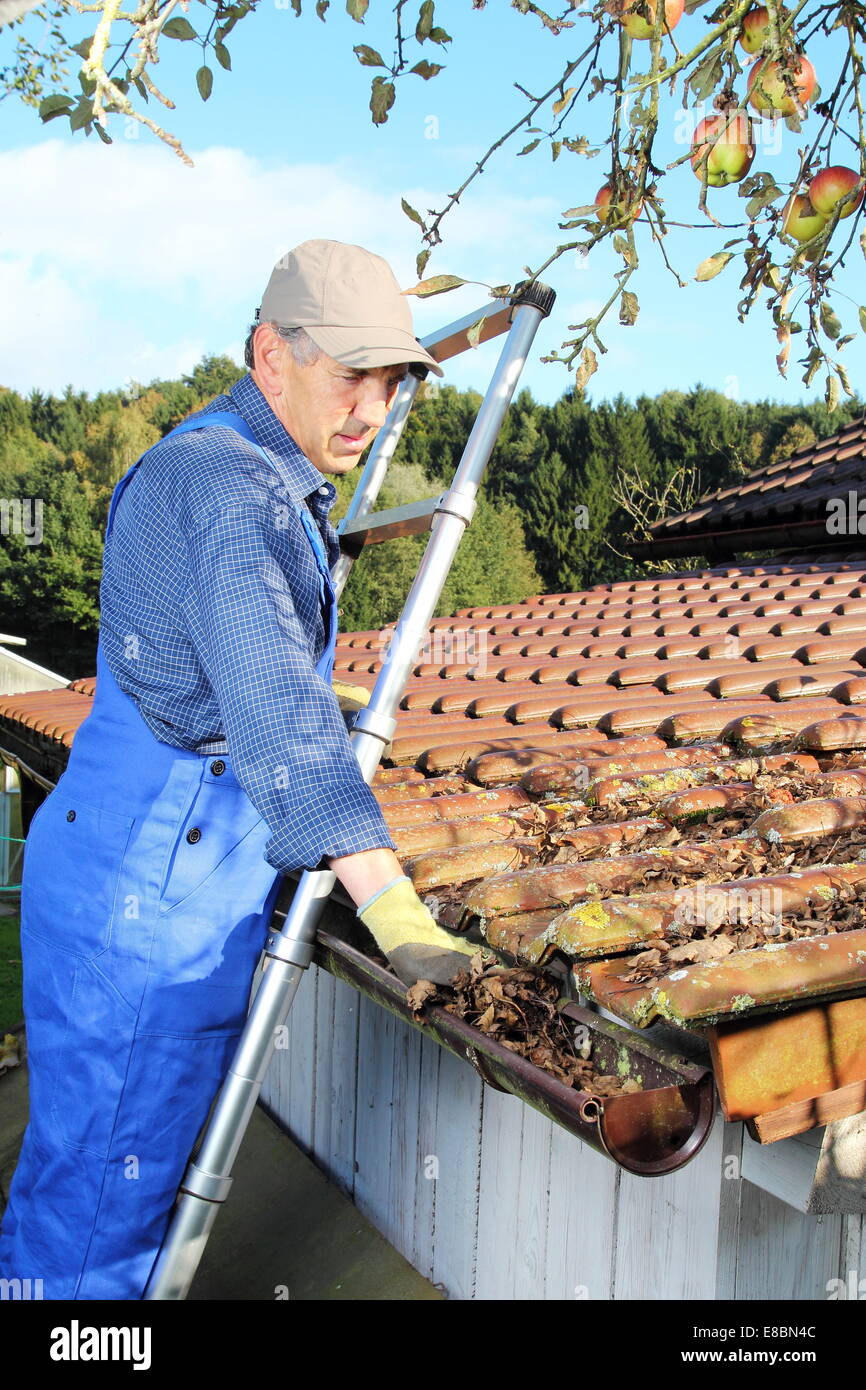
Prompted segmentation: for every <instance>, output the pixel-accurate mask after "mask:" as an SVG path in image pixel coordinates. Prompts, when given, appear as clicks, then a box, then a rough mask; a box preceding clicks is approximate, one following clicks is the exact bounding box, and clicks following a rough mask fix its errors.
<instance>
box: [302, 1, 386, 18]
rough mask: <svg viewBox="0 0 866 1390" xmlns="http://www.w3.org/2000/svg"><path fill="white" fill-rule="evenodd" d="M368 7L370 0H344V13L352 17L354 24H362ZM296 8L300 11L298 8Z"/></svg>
mask: <svg viewBox="0 0 866 1390" xmlns="http://www.w3.org/2000/svg"><path fill="white" fill-rule="evenodd" d="M369 5H370V0H346V12H347V14H350V15H351V16H352V18H353V19H354V21H355V23H356V24H363V23H364V15H365V14H366V13H367V10H368V8H369ZM298 8H299V9H300V6H299V7H298Z"/></svg>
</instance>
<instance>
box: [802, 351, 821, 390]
mask: <svg viewBox="0 0 866 1390" xmlns="http://www.w3.org/2000/svg"><path fill="white" fill-rule="evenodd" d="M804 360H805V362H806V370H805V372H804V373H803V383H804V385H806V386H810V385H811V384H812V381H813V379H814V376H815V373H816V372H817V370H818V368H819V367H820V365H821V350H820V348H815V347H813V348H812V349H811V350H810V352H809V356H808V357H807V358H805V359H804Z"/></svg>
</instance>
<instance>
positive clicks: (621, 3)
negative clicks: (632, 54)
mask: <svg viewBox="0 0 866 1390" xmlns="http://www.w3.org/2000/svg"><path fill="white" fill-rule="evenodd" d="M615 4H616V9H615V13H616V17H617V19H618V20H619V22H620V24H621V25H622V27H623V28H624V29H625V32H626V33H627V34H628V35H629V37H630V38H632V39H648V38H649V37H650V35H651V34H652V32H653V23H654V22H655V17H656V0H642V4H643V5H644V6H645V7H646V11H647V13H646V14H643V13H641V11H640V10H638V8H637V3H636V0H615ZM684 9H685V0H665V17H664V22H663V24H662V33H664V32H665V26H667V28H668V29H675V28H676V26H677V25H678V24H679V22H680V20H681V19H682V17H683V10H684ZM648 16H649V19H650V22H649V23H648V22H647V17H648Z"/></svg>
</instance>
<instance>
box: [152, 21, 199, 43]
mask: <svg viewBox="0 0 866 1390" xmlns="http://www.w3.org/2000/svg"><path fill="white" fill-rule="evenodd" d="M160 33H162V34H164V35H165V37H166V38H167V39H197V38H198V34H197V33H196V32H195V30H194V29H193V27H192V25H191V24H190V22H189V20H188V19H184V18H183V16H182V15H177V16H176V17H175V18H174V19H170V20H168V22H167V23H165V24H163V26H162V29H161V30H160Z"/></svg>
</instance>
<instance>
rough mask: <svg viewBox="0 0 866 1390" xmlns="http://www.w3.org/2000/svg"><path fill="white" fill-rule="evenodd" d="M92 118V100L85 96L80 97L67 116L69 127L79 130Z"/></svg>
mask: <svg viewBox="0 0 866 1390" xmlns="http://www.w3.org/2000/svg"><path fill="white" fill-rule="evenodd" d="M92 120H93V102H92V101H90V100H88V98H87V97H82V98H81V100H80V101H79V103H78V105H77V106H76V108H75V110H74V111H73V112H71V113H70V116H69V129H70V130H81V129H82V128H83V127H84V126H86V125H89V123H90V122H91V121H92Z"/></svg>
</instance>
